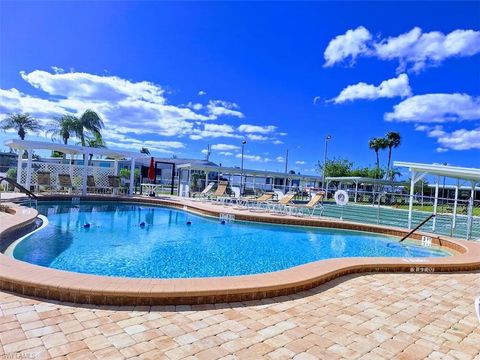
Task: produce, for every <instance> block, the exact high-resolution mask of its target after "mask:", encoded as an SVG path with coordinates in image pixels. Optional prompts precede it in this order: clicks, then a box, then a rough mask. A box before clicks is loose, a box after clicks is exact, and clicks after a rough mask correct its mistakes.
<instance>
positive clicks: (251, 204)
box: [237, 192, 275, 209]
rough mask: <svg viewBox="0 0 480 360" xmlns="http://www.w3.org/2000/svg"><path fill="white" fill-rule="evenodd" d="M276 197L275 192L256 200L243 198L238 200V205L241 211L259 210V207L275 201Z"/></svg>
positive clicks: (264, 194)
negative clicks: (247, 209) (248, 209)
mask: <svg viewBox="0 0 480 360" xmlns="http://www.w3.org/2000/svg"><path fill="white" fill-rule="evenodd" d="M274 196H275V193H274V192H265V193H263V194H261V195H260V196H258V197H256V198H251V197H243V198H240V199H237V205H239V206H241V209H246V208H258V207H261V206H264V205H265V204H267V203H268V202H269V201H271V200H273V197H274Z"/></svg>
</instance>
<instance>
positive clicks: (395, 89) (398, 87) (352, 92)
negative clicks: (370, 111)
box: [331, 74, 412, 104]
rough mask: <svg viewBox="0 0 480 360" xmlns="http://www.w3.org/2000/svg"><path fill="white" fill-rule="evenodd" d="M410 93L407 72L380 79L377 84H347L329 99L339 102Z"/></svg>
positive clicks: (401, 95) (409, 94)
mask: <svg viewBox="0 0 480 360" xmlns="http://www.w3.org/2000/svg"><path fill="white" fill-rule="evenodd" d="M411 95H412V90H411V88H410V85H409V83H408V76H407V74H400V75H399V76H398V77H396V78H393V79H388V80H385V81H382V82H381V83H380V85H378V86H375V85H371V84H366V83H364V82H360V83H358V84H355V85H349V86H347V87H346V88H345V89H343V90H342V91H341V92H340V94H339V95H338V96H337V97H336V98H334V99H332V100H331V101H333V102H334V103H336V104H340V103H343V102H346V101H353V100H356V99H368V100H374V99H378V98H392V97H397V96H400V97H406V96H411Z"/></svg>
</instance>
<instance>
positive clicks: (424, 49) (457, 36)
mask: <svg viewBox="0 0 480 360" xmlns="http://www.w3.org/2000/svg"><path fill="white" fill-rule="evenodd" d="M479 52H480V31H474V30H462V29H459V30H454V31H452V32H450V33H448V34H444V33H442V32H439V31H431V32H426V33H425V32H423V31H422V29H420V28H419V27H415V28H413V29H412V30H410V31H408V32H406V33H403V34H400V35H398V36H393V37H388V38H383V39H382V38H380V39H375V38H374V37H373V36H372V34H371V33H370V32H369V31H368V30H367V29H366V28H364V27H362V26H360V27H358V28H357V29H355V30H348V31H347V32H346V33H345V34H343V35H339V36H337V37H335V38H334V39H332V40H331V41H330V43H329V44H328V46H327V48H326V49H325V52H324V58H325V65H324V66H327V67H328V66H333V65H334V64H336V63H341V62H343V61H345V60H348V59H350V63H353V62H355V59H356V58H357V57H359V56H374V57H377V58H379V59H382V60H397V61H398V62H399V67H398V69H397V71H399V72H403V71H405V70H406V69H407V68H409V69H410V70H412V71H414V72H418V71H420V70H422V69H424V68H425V67H427V66H437V65H439V64H441V63H442V62H443V61H444V60H445V59H447V58H450V57H465V56H472V55H475V54H477V53H479Z"/></svg>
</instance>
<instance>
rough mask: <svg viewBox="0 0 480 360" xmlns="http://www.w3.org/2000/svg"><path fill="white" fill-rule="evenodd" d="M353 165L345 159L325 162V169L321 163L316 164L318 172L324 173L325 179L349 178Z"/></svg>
mask: <svg viewBox="0 0 480 360" xmlns="http://www.w3.org/2000/svg"><path fill="white" fill-rule="evenodd" d="M352 166H353V163H352V162H350V161H348V160H347V159H340V158H333V159H330V160H327V162H326V163H325V168H324V164H323V163H320V162H319V163H318V170H319V172H320V173H323V172H324V171H325V177H327V176H329V177H342V176H350V172H351V170H352Z"/></svg>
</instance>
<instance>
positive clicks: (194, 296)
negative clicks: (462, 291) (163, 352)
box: [0, 195, 480, 305]
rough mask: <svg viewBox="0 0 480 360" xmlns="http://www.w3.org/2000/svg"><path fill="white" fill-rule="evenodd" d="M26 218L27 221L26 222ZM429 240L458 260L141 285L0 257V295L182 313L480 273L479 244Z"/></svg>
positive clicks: (252, 217)
mask: <svg viewBox="0 0 480 360" xmlns="http://www.w3.org/2000/svg"><path fill="white" fill-rule="evenodd" d="M71 198H72V197H71V196H42V197H41V198H40V200H41V201H42V200H44V201H61V200H66V201H68V200H71ZM80 198H81V200H84V201H114V202H135V203H143V204H153V205H163V206H170V207H174V208H179V209H184V210H187V211H190V212H194V213H198V214H201V215H207V216H216V217H218V216H219V215H220V214H233V215H235V219H236V220H244V221H257V222H263V223H272V224H287V225H300V226H315V227H326V228H337V229H345V230H356V231H367V232H373V233H379V234H384V235H389V236H402V235H404V234H406V233H407V232H408V231H407V230H406V229H401V228H394V227H387V226H379V225H371V224H360V223H353V222H347V221H340V220H336V219H326V218H307V217H294V216H278V215H272V214H268V213H253V212H250V211H246V210H236V209H235V208H232V207H225V206H222V205H213V204H210V203H207V202H202V201H192V200H186V199H181V198H174V197H171V198H148V197H139V196H137V197H107V196H101V195H100V196H86V197H80ZM13 209H14V210H15V211H17V212H18V215H17V214H15V215H14V216H12V219H15V220H12V219H10V220H9V224H7V225H5V224H3V223H2V226H1V227H0V237H1V236H2V235H3V234H4V233H5V232H6V231H8V232H10V231H12V229H18V228H21V227H23V226H26V225H28V224H30V223H32V222H33V221H35V218H36V215H37V212H36V211H25V208H22V207H20V206H17V207H14V208H13ZM27 213H28V214H27ZM422 235H427V236H430V237H432V243H434V244H437V245H441V246H443V247H446V248H448V249H449V250H452V251H453V252H455V255H453V256H449V257H445V258H384V257H377V258H338V259H327V260H319V261H316V262H312V263H308V264H304V265H300V266H296V267H292V268H289V269H285V270H280V271H276V272H270V273H263V274H254V275H241V276H228V277H208V278H182V279H145V278H121V277H110V276H98V275H89V274H81V273H74V272H68V271H62V270H56V269H50V268H46V267H42V266H37V265H33V264H29V263H26V262H23V261H19V260H15V259H13V258H10V257H8V256H6V255H4V254H3V253H0V289H3V290H7V291H12V292H16V293H20V294H24V295H30V296H36V297H40V298H45V299H50V300H60V301H67V302H73V303H87V304H106V305H172V304H175V305H180V304H202V303H221V302H238V301H246V300H256V299H262V298H268V297H276V296H282V295H288V294H292V293H296V292H299V291H303V290H308V289H311V288H314V287H316V286H318V285H321V284H323V283H326V282H328V281H330V280H332V279H334V278H337V277H339V276H342V275H346V274H352V273H367V272H410V273H418V272H422V273H424V272H453V271H474V270H479V269H480V244H479V243H476V242H474V241H466V240H460V239H454V238H449V237H446V236H438V235H435V234H429V233H423V232H422V233H418V234H415V236H414V237H413V240H417V241H419V239H420V238H421V236H422Z"/></svg>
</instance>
